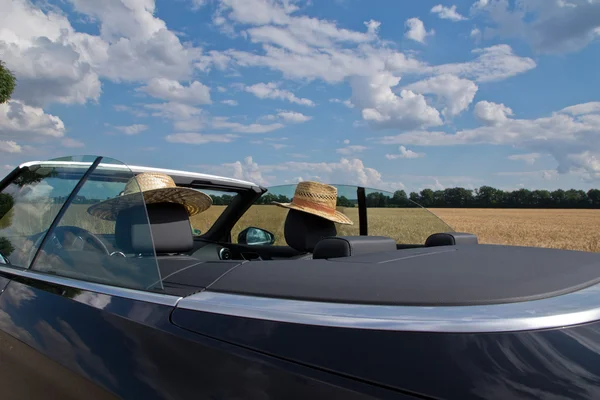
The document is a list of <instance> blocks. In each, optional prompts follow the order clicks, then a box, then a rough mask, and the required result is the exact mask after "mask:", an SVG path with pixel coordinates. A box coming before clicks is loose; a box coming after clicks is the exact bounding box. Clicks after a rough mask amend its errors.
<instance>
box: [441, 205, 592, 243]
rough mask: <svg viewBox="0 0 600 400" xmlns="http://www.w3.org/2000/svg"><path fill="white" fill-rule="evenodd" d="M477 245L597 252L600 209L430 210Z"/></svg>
mask: <svg viewBox="0 0 600 400" xmlns="http://www.w3.org/2000/svg"><path fill="white" fill-rule="evenodd" d="M431 211H432V212H434V213H435V214H436V215H438V216H439V217H440V218H442V219H444V221H446V222H448V223H449V224H450V225H451V226H452V227H453V228H454V230H456V231H462V232H471V233H475V234H476V235H477V236H478V237H479V241H480V243H493V244H509V245H517V246H535V247H551V248H558V249H569V250H584V251H593V252H600V210H511V209H454V208H449V209H432V210H431Z"/></svg>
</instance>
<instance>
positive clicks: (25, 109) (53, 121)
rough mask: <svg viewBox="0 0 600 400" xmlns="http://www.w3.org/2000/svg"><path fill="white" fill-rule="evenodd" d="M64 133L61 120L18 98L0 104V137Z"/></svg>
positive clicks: (20, 137) (58, 134)
mask: <svg viewBox="0 0 600 400" xmlns="http://www.w3.org/2000/svg"><path fill="white" fill-rule="evenodd" d="M64 134H65V125H64V123H63V121H62V120H61V119H60V118H59V117H56V116H54V115H50V114H46V113H44V110H42V109H41V108H38V107H31V106H28V105H25V104H23V103H22V102H21V101H18V100H11V101H8V102H7V103H4V104H0V138H10V139H18V140H21V139H23V138H24V137H31V136H42V137H43V136H46V137H62V136H63V135H64Z"/></svg>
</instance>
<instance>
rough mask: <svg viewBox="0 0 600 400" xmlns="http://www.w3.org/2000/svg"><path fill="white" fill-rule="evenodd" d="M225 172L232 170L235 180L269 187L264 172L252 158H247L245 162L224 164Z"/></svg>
mask: <svg viewBox="0 0 600 400" xmlns="http://www.w3.org/2000/svg"><path fill="white" fill-rule="evenodd" d="M223 167H224V169H225V170H231V171H232V175H233V177H234V178H235V179H242V180H246V181H250V182H254V183H257V184H259V185H269V182H268V181H267V180H266V179H265V178H264V177H263V175H262V171H261V169H260V167H259V166H258V164H257V163H255V162H254V161H253V160H252V157H246V158H244V160H243V161H236V162H234V163H230V164H223Z"/></svg>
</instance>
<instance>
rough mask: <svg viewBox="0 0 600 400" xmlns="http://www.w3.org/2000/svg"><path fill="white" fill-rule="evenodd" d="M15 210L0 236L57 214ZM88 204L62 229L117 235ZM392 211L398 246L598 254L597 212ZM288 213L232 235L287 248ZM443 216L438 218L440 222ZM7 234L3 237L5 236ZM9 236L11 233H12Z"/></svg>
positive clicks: (254, 214) (204, 217)
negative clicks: (433, 240)
mask: <svg viewBox="0 0 600 400" xmlns="http://www.w3.org/2000/svg"><path fill="white" fill-rule="evenodd" d="M22 207H23V208H18V209H17V210H14V213H13V215H12V218H10V219H12V221H13V222H15V221H17V220H18V221H21V222H20V223H19V224H18V225H17V224H13V226H12V227H11V228H9V229H8V231H7V230H5V229H3V228H6V226H2V225H6V223H7V222H8V220H5V221H0V235H2V233H4V235H5V236H13V235H27V234H32V233H36V232H39V231H41V230H43V229H46V228H47V226H48V225H49V222H48V221H49V220H50V218H51V217H52V214H54V212H55V211H57V210H54V209H52V210H50V208H53V207H54V205H52V206H48V207H47V208H44V207H40V208H38V209H32V208H31V206H30V205H22ZM87 207H88V206H86V205H73V208H72V209H71V210H69V211H68V212H67V213H66V215H65V217H64V220H63V222H62V223H61V225H76V226H80V227H82V228H85V229H88V230H90V231H91V232H93V233H113V232H114V222H109V221H101V220H98V219H96V218H95V217H92V216H90V215H89V214H87V212H86V211H85V210H86V209H87ZM223 210H224V207H223V206H213V207H211V208H210V209H209V210H208V211H206V212H204V213H202V214H199V215H196V216H194V217H192V219H191V220H192V225H193V226H194V228H197V229H200V230H201V231H202V232H206V231H207V230H208V228H209V227H210V226H211V225H212V224H213V223H214V221H215V220H216V219H217V217H218V216H219V215H220V214H221V213H222V212H223ZM339 210H340V211H342V212H343V213H345V214H346V215H348V216H349V217H350V218H351V219H352V220H353V221H354V223H355V225H353V226H343V225H338V234H340V235H358V210H357V209H356V208H340V209H339ZM430 211H431V212H429V211H426V210H423V209H412V208H410V209H390V208H380V209H377V208H372V209H369V210H368V218H369V234H370V235H383V236H390V237H393V238H394V239H396V240H397V241H398V243H423V242H424V241H425V239H426V238H427V236H429V235H430V234H432V233H435V232H443V231H446V230H447V229H448V227H447V226H446V225H445V224H444V223H443V222H442V221H441V220H440V219H439V218H441V219H442V220H444V221H445V222H447V223H448V224H449V225H450V226H451V227H452V228H453V229H454V230H455V231H460V232H470V233H474V234H476V235H477V236H478V237H479V241H480V243H492V244H508V245H517V246H535V247H551V248H559V249H570V250H583V251H591V252H600V229H598V227H600V211H599V210H512V209H433V210H430ZM286 213H287V210H286V209H283V208H280V207H277V206H273V205H256V206H253V207H252V208H250V210H249V211H248V212H247V213H246V214H245V215H244V216H243V217H242V219H241V220H240V221H239V222H238V223H237V224H236V226H235V227H234V228H233V230H232V238H233V240H234V242H235V241H237V240H236V239H237V235H238V233H239V232H240V231H241V230H242V229H244V228H247V227H249V226H255V227H259V228H263V229H266V230H269V231H271V232H272V233H274V234H275V237H276V239H277V241H276V244H278V245H283V244H285V240H284V235H283V224H284V221H285V216H286ZM438 217H439V218H438ZM3 231H4V232H3ZM9 231H10V232H9Z"/></svg>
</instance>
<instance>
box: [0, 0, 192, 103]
mask: <svg viewBox="0 0 600 400" xmlns="http://www.w3.org/2000/svg"><path fill="white" fill-rule="evenodd" d="M71 3H72V4H73V6H74V9H75V10H76V11H77V12H79V13H82V14H85V15H86V16H87V17H88V22H91V23H94V24H98V26H99V33H100V34H99V35H91V34H87V33H82V32H77V31H76V30H75V29H74V28H73V26H72V25H71V23H70V22H69V20H68V19H67V17H66V15H64V14H63V13H62V12H61V11H60V10H59V9H58V8H57V7H47V6H46V7H43V8H38V7H37V6H36V5H33V4H32V3H30V2H29V1H26V0H0V9H1V10H2V13H1V14H0V26H2V29H1V30H0V54H2V59H3V61H5V62H6V64H7V66H8V67H9V68H10V69H11V70H13V71H14V72H15V74H16V76H17V78H18V81H19V84H18V85H17V87H16V89H15V93H14V98H15V99H16V100H22V101H24V102H25V103H26V104H28V105H32V106H43V105H46V104H49V103H55V102H58V103H65V104H74V103H76V104H83V103H85V102H87V101H89V100H92V101H97V100H98V99H99V97H100V94H101V92H102V90H101V83H100V78H101V77H104V78H108V79H111V80H114V81H116V82H121V81H123V80H125V81H134V82H139V81H145V80H149V79H152V78H156V77H162V78H169V79H185V78H187V77H188V76H190V74H191V73H192V71H193V62H194V60H196V59H199V58H200V56H201V51H200V50H199V49H197V48H194V47H192V46H183V45H182V44H181V42H180V41H179V39H178V38H177V36H176V35H175V34H174V33H173V32H171V31H169V30H168V29H167V27H166V24H165V23H164V21H162V20H161V19H158V18H156V17H155V16H154V12H155V5H154V1H152V0H139V1H138V0H136V1H131V0H113V1H110V2H104V1H102V2H98V1H95V0H71Z"/></svg>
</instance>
